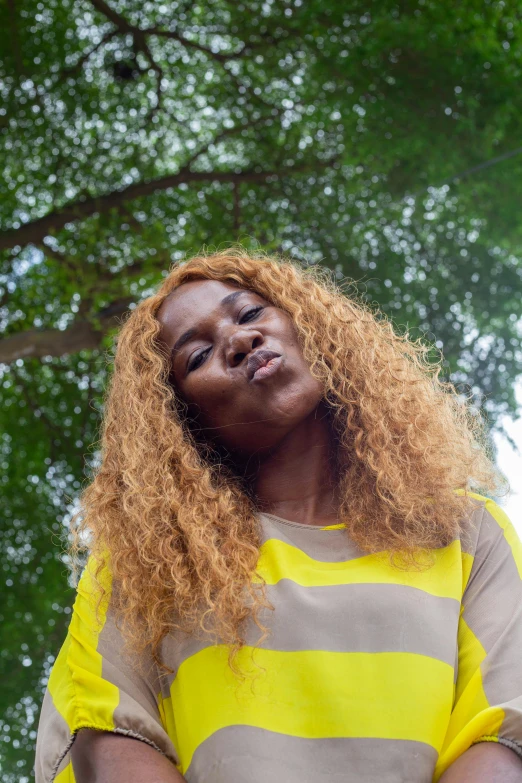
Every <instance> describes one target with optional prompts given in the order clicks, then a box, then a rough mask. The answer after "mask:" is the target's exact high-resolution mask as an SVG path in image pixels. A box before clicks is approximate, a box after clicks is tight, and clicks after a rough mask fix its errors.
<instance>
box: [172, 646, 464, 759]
mask: <svg viewBox="0 0 522 783" xmlns="http://www.w3.org/2000/svg"><path fill="white" fill-rule="evenodd" d="M251 656H252V648H251V647H245V648H243V649H242V650H241V651H240V652H239V655H238V665H239V667H240V668H241V671H243V672H246V673H247V675H253V679H252V677H251V676H247V677H246V678H245V679H243V680H240V679H238V678H237V677H235V676H234V674H233V672H232V671H231V670H230V668H229V666H228V649H227V647H226V646H224V645H216V646H214V647H208V648H206V649H204V650H201V651H200V652H198V653H196V654H195V655H192V656H191V657H190V658H188V659H187V660H186V661H184V662H183V663H182V665H181V666H180V668H179V670H178V674H177V676H176V679H175V680H174V682H173V684H172V687H171V695H172V702H173V703H174V704H175V705H176V721H177V735H178V748H179V753H180V758H181V766H182V770H183V772H184V771H186V770H187V768H188V766H189V765H190V762H191V759H192V756H193V754H194V751H195V750H196V748H197V747H198V746H199V745H200V744H201V743H202V742H204V741H205V740H206V739H207V738H208V737H210V736H211V735H212V734H213V733H214V732H216V731H218V730H219V729H221V728H225V727H226V726H233V725H247V726H256V727H258V728H263V729H268V730H270V731H275V732H279V733H281V734H289V735H291V736H296V737H307V738H314V737H382V738H390V739H409V740H418V741H419V742H426V743H428V744H430V745H432V746H433V747H435V748H436V749H437V750H438V749H439V748H440V747H441V745H442V742H443V739H444V735H445V731H446V726H447V723H448V719H449V715H450V711H451V703H452V694H453V667H452V666H449V665H448V664H446V663H443V662H442V661H438V660H435V659H434V658H429V657H427V656H423V655H415V654H412V653H373V654H372V653H333V652H325V651H310V650H307V651H302V652H281V651H279V650H264V649H257V650H256V651H255V655H254V662H252V657H251Z"/></svg>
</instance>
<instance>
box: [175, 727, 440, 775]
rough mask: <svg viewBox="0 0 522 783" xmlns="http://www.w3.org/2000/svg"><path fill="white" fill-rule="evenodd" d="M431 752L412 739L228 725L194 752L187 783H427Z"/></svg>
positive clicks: (433, 759) (433, 753)
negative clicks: (295, 733)
mask: <svg viewBox="0 0 522 783" xmlns="http://www.w3.org/2000/svg"><path fill="white" fill-rule="evenodd" d="M437 756H438V754H437V751H436V750H435V748H432V747H431V746H430V745H426V744H424V743H422V742H415V741H412V740H386V739H373V738H369V739H368V738H359V737H356V738H351V737H350V738H344V737H341V738H327V739H305V738H302V737H291V736H288V735H285V734H277V733H275V732H272V731H267V730H265V729H258V728H254V727H252V726H228V727H227V728H224V729H220V730H219V731H217V732H215V733H214V734H212V735H211V736H210V737H209V738H208V739H207V740H205V742H203V743H202V744H201V745H200V746H199V747H198V748H197V750H196V752H195V754H194V756H193V759H192V762H191V764H190V767H189V769H188V770H187V772H186V773H185V779H186V780H187V783H247V782H248V783H383V781H386V783H431V780H432V776H433V770H434V768H435V763H436V761H437Z"/></svg>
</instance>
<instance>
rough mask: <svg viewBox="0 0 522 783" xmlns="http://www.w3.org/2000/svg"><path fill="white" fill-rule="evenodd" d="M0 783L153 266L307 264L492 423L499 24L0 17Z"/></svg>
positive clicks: (217, 16) (107, 8) (510, 61)
mask: <svg viewBox="0 0 522 783" xmlns="http://www.w3.org/2000/svg"><path fill="white" fill-rule="evenodd" d="M0 14H1V22H2V23H1V24H0V47H1V48H0V53H1V69H2V81H1V90H2V102H1V108H0V129H1V138H2V153H1V154H2V158H1V160H2V168H3V170H4V183H5V187H4V194H3V199H2V203H1V205H0V221H1V222H0V251H1V256H0V286H1V291H0V306H1V319H2V325H3V327H4V331H3V334H4V336H3V337H2V338H1V339H0V362H1V363H2V364H1V365H0V367H1V368H2V369H1V375H2V377H1V379H0V382H1V386H0V388H1V397H2V399H1V403H2V408H1V410H2V414H1V415H2V417H3V420H2V433H3V434H2V441H1V448H2V456H1V462H0V468H1V470H2V474H1V482H2V485H1V486H2V501H3V514H2V520H1V522H0V536H1V539H0V540H1V547H2V563H3V566H2V567H3V574H4V579H5V590H6V599H5V600H4V603H3V607H2V610H1V611H2V616H1V617H0V619H1V621H2V628H3V633H4V644H3V645H2V647H3V652H2V657H1V659H0V660H1V669H0V671H1V674H2V682H3V698H2V703H3V704H5V705H6V707H5V712H4V715H3V717H2V718H1V719H0V728H1V729H2V730H1V731H0V739H1V742H2V745H1V746H0V747H2V750H1V756H2V758H3V761H2V763H3V765H4V778H3V779H4V780H5V781H14V780H27V779H29V777H30V774H31V773H30V769H31V763H32V747H33V745H34V728H35V725H34V723H32V721H33V719H34V717H35V712H36V711H37V710H38V703H39V699H40V697H41V692H42V687H43V685H44V683H45V676H46V673H47V672H48V670H49V667H50V664H51V662H52V659H53V656H54V655H55V654H56V652H57V648H58V646H59V644H60V642H61V639H62V638H63V636H64V632H65V630H64V629H65V626H66V623H67V617H68V614H69V611H70V609H69V606H70V602H71V597H72V593H71V589H70V588H68V587H67V580H66V572H67V568H66V564H65V562H64V557H63V555H62V552H61V549H60V546H57V544H59V542H60V541H62V540H63V533H64V530H65V527H64V526H65V524H66V523H67V520H68V518H69V516H70V513H71V509H72V507H73V505H74V500H75V498H76V497H77V494H78V490H79V488H80V485H81V481H82V478H83V476H84V470H85V462H87V463H88V465H89V464H91V463H92V461H93V459H95V454H96V438H97V427H98V424H99V414H100V408H101V405H102V393H103V387H104V384H105V381H106V375H107V365H108V361H107V356H106V351H107V350H108V349H109V347H110V344H111V343H110V337H111V329H112V328H113V327H114V326H115V325H116V324H117V323H118V321H119V320H120V319H121V317H122V315H123V314H124V313H125V311H126V310H127V309H128V308H129V307H132V305H133V303H135V302H136V301H138V300H139V299H140V298H141V297H143V296H146V295H147V294H148V293H149V292H150V291H151V290H152V288H153V286H154V285H155V284H156V283H157V282H158V281H159V280H160V279H161V276H162V275H163V274H165V273H166V271H167V270H168V267H169V264H170V263H171V262H172V261H174V260H176V259H179V258H181V257H183V256H184V255H185V254H190V253H192V252H195V251H197V250H198V249H199V248H200V247H201V246H202V245H204V244H206V245H208V244H210V245H219V244H220V243H223V242H230V241H234V240H238V239H240V240H242V241H243V242H244V243H246V244H247V245H248V246H250V245H254V246H259V245H261V246H263V247H264V248H266V249H268V250H280V251H283V252H284V253H286V254H288V255H293V256H296V257H300V258H303V259H304V260H305V261H306V262H308V263H324V264H327V265H329V266H331V267H332V268H333V269H335V270H336V272H337V273H338V275H339V276H348V277H349V278H353V279H354V280H355V281H357V283H358V287H359V290H360V292H361V294H362V295H363V296H364V297H365V298H366V299H367V300H368V301H369V302H375V303H378V305H379V307H380V308H381V310H382V311H383V312H385V313H387V314H390V315H392V316H393V318H394V320H395V322H396V323H397V325H398V328H406V327H407V328H408V329H409V330H410V332H411V333H413V334H414V336H424V337H425V338H427V339H428V340H430V341H434V340H436V347H437V348H440V349H442V350H443V352H444V357H445V364H444V368H445V372H446V374H447V376H448V377H449V378H451V379H452V380H453V381H454V382H455V383H457V384H462V387H461V388H462V390H463V391H466V390H469V389H471V391H472V393H473V394H474V397H475V401H476V404H477V407H479V408H481V409H482V410H483V411H485V412H486V413H487V415H488V416H489V418H490V421H491V424H492V426H493V427H495V426H499V425H498V419H499V416H500V414H502V413H505V412H510V411H511V412H513V411H514V410H515V400H514V393H513V381H514V379H515V378H516V376H517V375H518V374H520V372H521V368H522V353H521V350H520V328H519V325H518V322H519V316H520V288H521V274H522V272H521V265H520V261H519V252H520V244H521V236H520V233H521V228H520V224H519V221H518V204H520V201H521V193H520V190H521V188H522V186H521V184H520V183H522V177H521V176H520V174H521V173H522V155H521V154H520V153H521V152H522V148H521V147H520V139H521V137H522V133H521V131H522V113H521V111H520V97H519V95H520V91H519V83H520V77H521V57H522V46H521V25H522V22H521V20H520V13H519V7H518V4H517V3H515V2H514V1H513V0H505V1H504V2H500V1H498V2H496V1H495V2H493V1H490V2H481V3H478V2H476V1H475V0H464V2H462V3H459V4H453V3H450V2H449V0H437V1H436V2H435V0H418V1H417V2H411V3H398V2H391V0H381V1H380V2H379V3H377V2H371V1H370V2H364V3H362V2H360V0H353V2H352V3H350V4H349V6H347V4H346V3H344V2H339V1H338V0H321V2H319V1H318V0H311V2H304V1H303V0H281V1H280V2H274V0H263V1H260V2H254V1H251V0H243V2H239V3H237V2H235V1H234V2H228V0H210V2H207V3H204V4H198V3H197V2H193V1H192V0H180V1H179V2H167V0H165V2H164V3H151V2H147V3H143V2H137V0H127V2H123V0H109V2H105V0H77V1H76V2H74V3H73V2H71V0H62V1H61V2H58V0H50V2H48V3H43V2H37V1H36V0H9V2H8V3H7V4H6V5H5V6H4V7H3V8H2V9H1V10H0Z"/></svg>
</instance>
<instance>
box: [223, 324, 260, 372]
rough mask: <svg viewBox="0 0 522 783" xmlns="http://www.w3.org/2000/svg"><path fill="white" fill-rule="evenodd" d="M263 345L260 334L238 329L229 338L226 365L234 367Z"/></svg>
mask: <svg viewBox="0 0 522 783" xmlns="http://www.w3.org/2000/svg"><path fill="white" fill-rule="evenodd" d="M262 344H263V335H262V334H261V332H258V331H252V330H248V331H247V330H246V329H238V330H236V331H234V332H232V334H231V335H230V336H229V338H228V345H227V348H226V357H227V364H228V366H229V367H236V366H237V365H238V364H241V362H242V361H243V359H244V358H245V357H246V356H248V354H249V353H251V352H252V351H255V350H257V348H259V347H260V346H261V345H262Z"/></svg>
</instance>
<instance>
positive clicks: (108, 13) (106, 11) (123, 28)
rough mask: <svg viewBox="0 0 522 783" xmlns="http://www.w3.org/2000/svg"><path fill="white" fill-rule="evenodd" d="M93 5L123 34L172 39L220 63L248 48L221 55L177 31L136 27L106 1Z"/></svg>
mask: <svg viewBox="0 0 522 783" xmlns="http://www.w3.org/2000/svg"><path fill="white" fill-rule="evenodd" d="M91 3H92V5H93V6H94V7H95V8H96V9H97V10H98V11H99V12H100V13H101V14H103V15H104V16H105V17H106V18H107V19H108V20H109V21H110V22H112V23H113V24H114V25H116V27H117V28H118V30H119V31H120V32H122V33H130V34H131V35H133V36H137V37H140V38H142V39H143V38H144V37H145V36H147V35H157V36H158V37H162V38H172V39H173V40H175V41H178V43H180V44H182V45H183V46H185V47H186V48H187V49H196V50H197V51H198V52H203V53H204V54H206V55H208V56H209V57H212V58H213V59H214V60H217V61H218V62H220V63H225V62H228V61H229V60H234V59H236V58H237V57H240V56H241V55H242V54H243V52H244V51H245V49H246V46H245V45H243V47H242V48H241V49H240V50H239V52H233V53H231V54H221V52H214V51H212V49H208V48H207V47H206V46H203V44H200V43H197V41H191V40H190V39H189V38H185V36H184V35H183V34H182V33H179V32H177V31H175V30H162V29H161V28H159V27H136V26H135V25H133V24H131V23H130V22H129V21H127V19H125V17H124V16H121V14H119V13H118V12H117V11H115V10H114V9H113V8H111V7H110V5H108V4H107V3H106V2H105V0H91Z"/></svg>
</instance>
